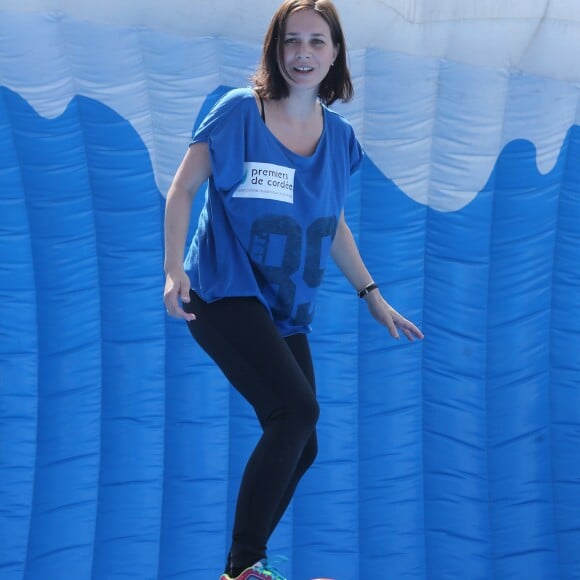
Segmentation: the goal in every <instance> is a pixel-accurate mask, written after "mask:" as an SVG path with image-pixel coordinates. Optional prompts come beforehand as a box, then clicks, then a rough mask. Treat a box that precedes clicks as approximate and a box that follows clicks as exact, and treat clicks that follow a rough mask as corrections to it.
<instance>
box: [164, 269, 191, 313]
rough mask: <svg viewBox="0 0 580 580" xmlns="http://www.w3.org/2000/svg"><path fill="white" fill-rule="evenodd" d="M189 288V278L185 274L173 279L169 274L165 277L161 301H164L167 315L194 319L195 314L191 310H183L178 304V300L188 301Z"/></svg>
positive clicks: (186, 302)
mask: <svg viewBox="0 0 580 580" xmlns="http://www.w3.org/2000/svg"><path fill="white" fill-rule="evenodd" d="M189 288H190V285H189V278H188V277H187V276H185V275H184V276H183V277H182V278H178V279H174V278H173V277H171V276H168V277H167V281H166V283H165V292H164V295H163V301H164V302H165V308H166V310H167V314H169V316H172V317H173V318H178V319H181V320H186V321H188V322H189V321H191V320H195V314H193V312H185V310H183V308H181V305H180V304H179V300H181V302H182V303H184V304H188V303H189V302H190V298H189Z"/></svg>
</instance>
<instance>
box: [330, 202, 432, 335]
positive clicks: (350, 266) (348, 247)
mask: <svg viewBox="0 0 580 580" xmlns="http://www.w3.org/2000/svg"><path fill="white" fill-rule="evenodd" d="M330 255H331V256H332V259H333V260H334V261H335V262H336V265H337V266H338V267H339V268H340V270H341V272H342V273H343V274H344V275H345V277H346V279H347V280H348V281H349V282H350V283H351V284H352V286H353V287H354V288H355V290H357V291H360V290H362V289H363V288H365V287H366V286H368V285H369V284H372V283H373V279H372V277H371V275H370V274H369V271H368V270H367V268H366V266H365V265H364V262H363V261H362V258H361V256H360V253H359V251H358V248H357V246H356V243H355V241H354V237H353V235H352V232H351V231H350V228H349V227H348V225H347V223H346V221H345V219H344V212H343V213H342V214H341V215H340V220H339V222H338V228H337V230H336V235H335V236H334V241H333V242H332V246H331V248H330ZM363 300H365V301H366V303H367V306H368V307H369V311H370V313H371V314H372V316H373V318H374V319H375V320H377V321H378V322H379V323H381V324H383V325H385V326H386V327H387V328H388V329H389V333H390V334H391V336H392V337H393V338H399V332H398V330H397V329H400V330H401V332H402V333H403V334H404V335H405V336H406V337H407V338H408V339H409V340H415V338H423V333H422V332H421V331H420V330H419V329H418V328H417V327H416V326H415V325H414V324H413V323H412V322H410V321H409V320H407V319H406V318H405V317H404V316H401V315H400V314H399V313H398V312H397V311H396V310H395V309H394V308H393V307H392V306H391V305H390V304H389V303H388V302H387V301H386V300H385V299H384V298H383V297H382V295H381V292H380V290H379V289H378V288H375V289H374V290H371V291H370V292H369V293H368V294H366V295H365V296H364V298H363Z"/></svg>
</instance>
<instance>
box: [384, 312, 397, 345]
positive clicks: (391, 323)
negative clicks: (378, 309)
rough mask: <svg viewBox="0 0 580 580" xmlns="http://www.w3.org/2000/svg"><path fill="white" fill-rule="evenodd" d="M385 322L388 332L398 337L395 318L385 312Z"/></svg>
mask: <svg viewBox="0 0 580 580" xmlns="http://www.w3.org/2000/svg"><path fill="white" fill-rule="evenodd" d="M385 324H386V325H387V328H388V329H389V334H390V335H391V336H392V337H393V338H396V339H398V338H399V333H398V332H397V325H396V323H395V318H394V317H393V316H392V315H389V314H388V313H387V316H386V319H385Z"/></svg>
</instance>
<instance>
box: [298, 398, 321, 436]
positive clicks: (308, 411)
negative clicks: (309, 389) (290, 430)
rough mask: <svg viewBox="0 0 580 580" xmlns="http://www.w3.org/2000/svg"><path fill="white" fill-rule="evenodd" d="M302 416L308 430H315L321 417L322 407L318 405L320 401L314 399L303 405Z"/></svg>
mask: <svg viewBox="0 0 580 580" xmlns="http://www.w3.org/2000/svg"><path fill="white" fill-rule="evenodd" d="M300 415H301V418H302V419H303V420H304V422H305V424H306V426H307V428H308V430H314V428H315V427H316V423H317V422H318V418H319V417H320V406H319V405H318V401H317V400H316V399H315V398H314V397H313V398H312V399H311V400H310V401H309V402H308V403H306V404H304V405H303V407H302V409H301V410H300Z"/></svg>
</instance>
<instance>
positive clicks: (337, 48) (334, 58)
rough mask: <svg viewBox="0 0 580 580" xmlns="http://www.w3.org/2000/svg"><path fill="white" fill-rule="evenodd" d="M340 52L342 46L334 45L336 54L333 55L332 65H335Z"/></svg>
mask: <svg viewBox="0 0 580 580" xmlns="http://www.w3.org/2000/svg"><path fill="white" fill-rule="evenodd" d="M339 52H340V44H335V45H334V52H333V55H332V64H334V61H335V60H336V57H337V56H338V53H339Z"/></svg>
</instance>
